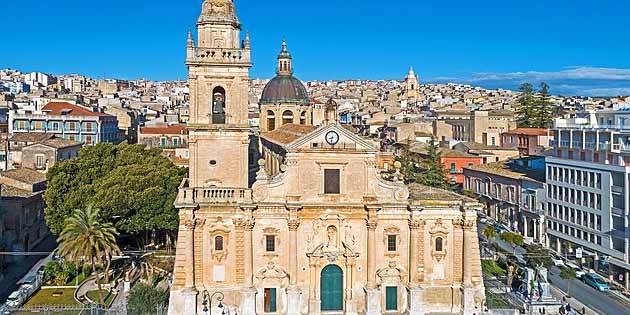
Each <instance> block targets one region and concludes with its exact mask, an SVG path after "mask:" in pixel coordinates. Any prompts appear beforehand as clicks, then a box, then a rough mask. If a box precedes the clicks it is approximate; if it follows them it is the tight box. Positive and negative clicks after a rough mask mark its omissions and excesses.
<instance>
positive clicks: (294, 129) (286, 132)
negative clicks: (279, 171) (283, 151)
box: [261, 124, 317, 146]
mask: <svg viewBox="0 0 630 315" xmlns="http://www.w3.org/2000/svg"><path fill="white" fill-rule="evenodd" d="M315 129H317V127H316V126H310V125H295V124H286V125H283V126H282V127H280V128H278V129H276V130H274V131H270V132H264V133H262V134H261V138H263V139H265V140H267V141H270V142H273V143H275V144H279V145H281V146H284V145H287V144H289V143H291V142H293V141H295V140H297V139H299V138H301V137H302V136H304V135H306V134H309V133H311V132H312V131H313V130H315Z"/></svg>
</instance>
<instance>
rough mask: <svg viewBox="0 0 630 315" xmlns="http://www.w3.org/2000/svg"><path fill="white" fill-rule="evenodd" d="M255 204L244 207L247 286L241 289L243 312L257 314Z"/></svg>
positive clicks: (242, 222)
mask: <svg viewBox="0 0 630 315" xmlns="http://www.w3.org/2000/svg"><path fill="white" fill-rule="evenodd" d="M254 208H255V207H254V206H245V207H242V209H243V211H244V212H245V216H244V218H243V219H242V221H241V225H242V227H243V234H244V237H243V241H244V242H243V243H244V245H243V252H244V253H243V270H244V274H245V286H244V288H243V289H242V290H241V313H242V314H256V289H255V288H254V286H253V277H254V265H253V259H254V258H253V256H254V255H253V235H252V234H253V231H254V225H255V221H254V217H253V211H254Z"/></svg>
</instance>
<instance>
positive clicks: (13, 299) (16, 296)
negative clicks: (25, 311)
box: [5, 291, 24, 307]
mask: <svg viewBox="0 0 630 315" xmlns="http://www.w3.org/2000/svg"><path fill="white" fill-rule="evenodd" d="M22 302H24V298H23V297H22V293H21V292H20V291H14V292H13V293H11V295H9V297H8V298H7V302H6V303H5V304H6V306H8V307H19V306H20V305H21V304H22Z"/></svg>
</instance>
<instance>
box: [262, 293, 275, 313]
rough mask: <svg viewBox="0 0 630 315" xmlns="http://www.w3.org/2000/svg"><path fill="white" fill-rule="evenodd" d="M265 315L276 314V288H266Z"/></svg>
mask: <svg viewBox="0 0 630 315" xmlns="http://www.w3.org/2000/svg"><path fill="white" fill-rule="evenodd" d="M264 298H265V301H264V302H265V313H274V312H276V311H277V308H276V288H265V297H264Z"/></svg>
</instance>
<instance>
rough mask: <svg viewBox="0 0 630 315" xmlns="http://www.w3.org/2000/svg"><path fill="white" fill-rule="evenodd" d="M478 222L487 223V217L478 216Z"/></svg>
mask: <svg viewBox="0 0 630 315" xmlns="http://www.w3.org/2000/svg"><path fill="white" fill-rule="evenodd" d="M479 222H480V223H484V224H485V223H488V218H486V217H482V218H480V219H479Z"/></svg>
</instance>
